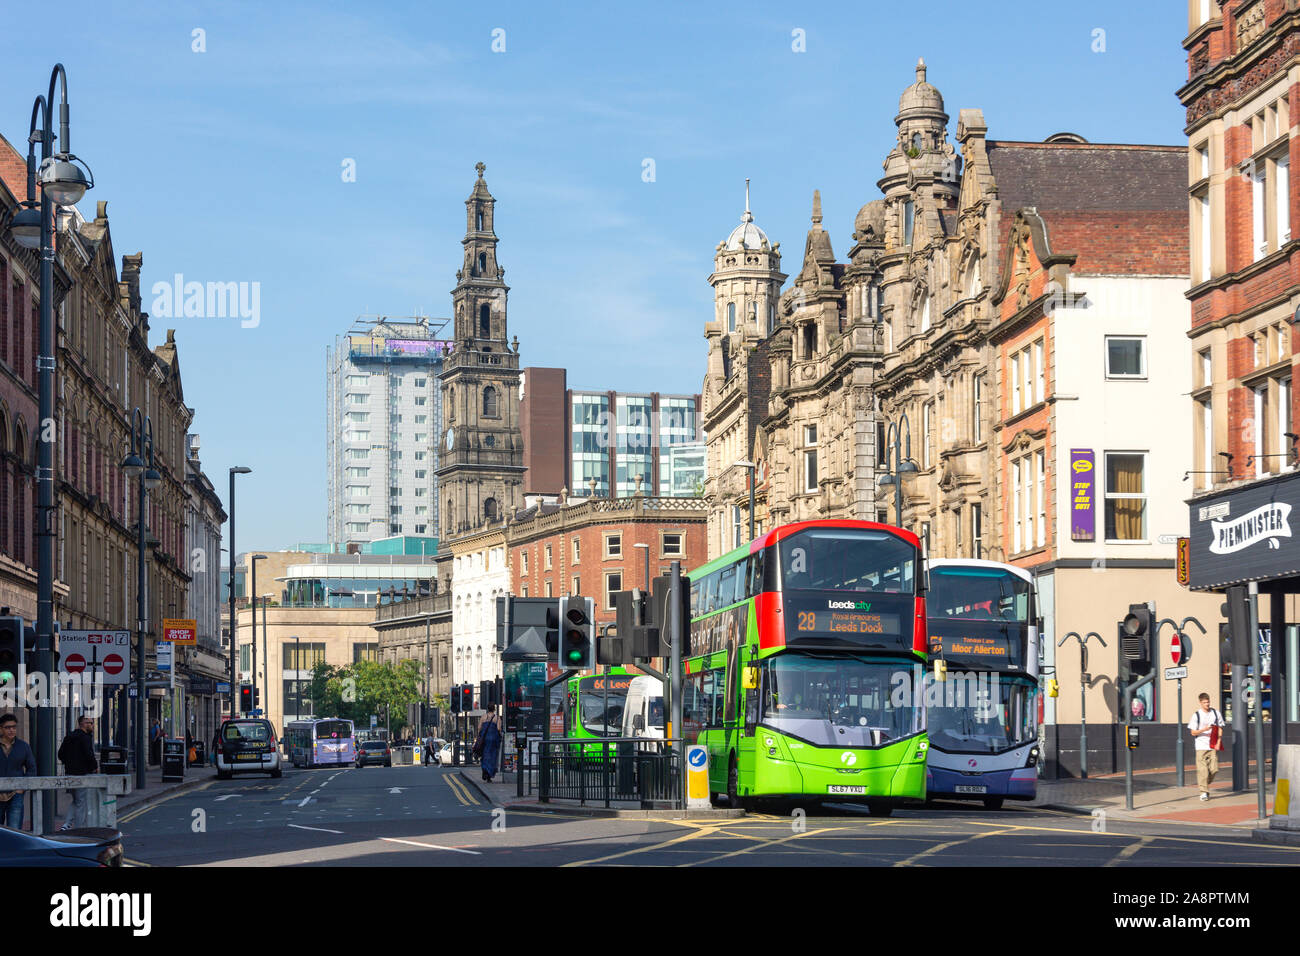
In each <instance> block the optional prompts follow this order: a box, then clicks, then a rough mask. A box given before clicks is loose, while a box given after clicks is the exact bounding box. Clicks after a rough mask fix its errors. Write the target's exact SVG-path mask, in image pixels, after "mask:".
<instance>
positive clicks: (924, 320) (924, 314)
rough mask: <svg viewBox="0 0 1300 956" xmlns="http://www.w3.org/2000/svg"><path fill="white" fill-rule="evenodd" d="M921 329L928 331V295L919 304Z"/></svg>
mask: <svg viewBox="0 0 1300 956" xmlns="http://www.w3.org/2000/svg"><path fill="white" fill-rule="evenodd" d="M921 331H922V332H928V331H930V297H929V296H928V295H927V296H926V297H925V301H924V302H923V303H922V304H921Z"/></svg>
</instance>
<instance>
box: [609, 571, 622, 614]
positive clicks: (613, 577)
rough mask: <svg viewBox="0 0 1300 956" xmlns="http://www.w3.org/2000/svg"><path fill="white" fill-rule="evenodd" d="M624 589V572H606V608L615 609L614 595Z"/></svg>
mask: <svg viewBox="0 0 1300 956" xmlns="http://www.w3.org/2000/svg"><path fill="white" fill-rule="evenodd" d="M621 590H623V572H622V571H606V572H605V610H606V611H612V610H614V595H615V594H617V593H618V592H619V591H621Z"/></svg>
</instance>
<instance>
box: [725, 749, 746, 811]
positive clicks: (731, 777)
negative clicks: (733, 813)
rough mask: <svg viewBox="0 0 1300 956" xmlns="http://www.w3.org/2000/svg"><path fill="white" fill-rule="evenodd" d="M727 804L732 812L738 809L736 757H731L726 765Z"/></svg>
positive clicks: (738, 794) (738, 777)
mask: <svg viewBox="0 0 1300 956" xmlns="http://www.w3.org/2000/svg"><path fill="white" fill-rule="evenodd" d="M727 802H728V803H729V804H731V808H732V809H733V810H737V809H739V808H740V807H741V806H742V804H741V802H740V769H739V768H738V767H737V766H736V755H735V754H734V753H733V754H732V755H731V761H730V762H729V763H728V765H727Z"/></svg>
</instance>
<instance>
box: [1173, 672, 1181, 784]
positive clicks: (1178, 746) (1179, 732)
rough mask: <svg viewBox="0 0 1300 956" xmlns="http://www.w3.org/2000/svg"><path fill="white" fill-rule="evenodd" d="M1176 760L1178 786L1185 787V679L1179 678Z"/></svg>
mask: <svg viewBox="0 0 1300 956" xmlns="http://www.w3.org/2000/svg"><path fill="white" fill-rule="evenodd" d="M1174 759H1175V760H1177V761H1178V786H1179V787H1181V786H1183V679H1182V678H1181V677H1180V678H1178V743H1177V744H1175V746H1174Z"/></svg>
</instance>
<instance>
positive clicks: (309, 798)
mask: <svg viewBox="0 0 1300 956" xmlns="http://www.w3.org/2000/svg"><path fill="white" fill-rule="evenodd" d="M309 803H311V797H310V796H306V797H303V798H302V802H301V803H299V804H298V806H300V807H305V806H307V804H309Z"/></svg>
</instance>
